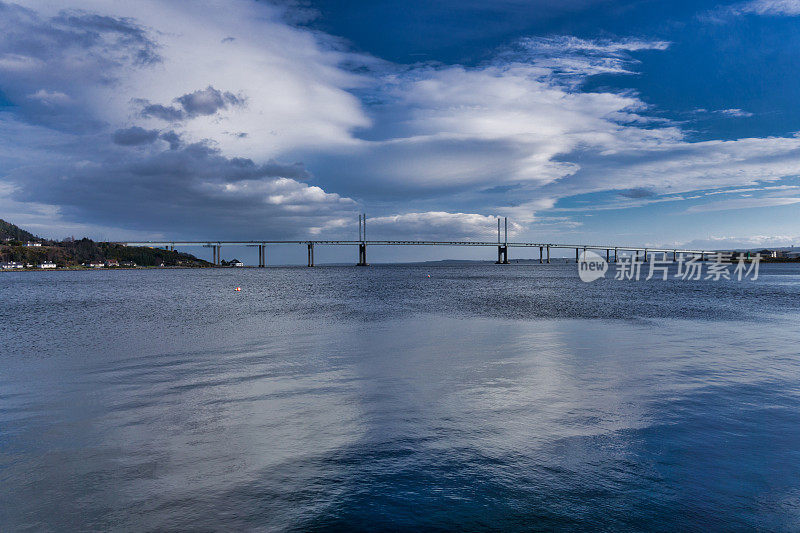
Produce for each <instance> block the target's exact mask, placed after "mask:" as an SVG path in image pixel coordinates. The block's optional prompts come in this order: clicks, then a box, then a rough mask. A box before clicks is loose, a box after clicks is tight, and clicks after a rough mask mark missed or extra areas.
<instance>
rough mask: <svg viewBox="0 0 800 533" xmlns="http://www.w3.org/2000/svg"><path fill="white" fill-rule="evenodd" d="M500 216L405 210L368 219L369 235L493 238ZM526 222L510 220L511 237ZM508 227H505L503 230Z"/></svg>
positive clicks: (461, 238)
mask: <svg viewBox="0 0 800 533" xmlns="http://www.w3.org/2000/svg"><path fill="white" fill-rule="evenodd" d="M497 220H498V217H497V216H489V215H479V214H475V213H448V212H445V211H428V212H423V213H404V214H399V215H391V216H381V217H375V218H368V219H367V231H368V237H369V238H370V239H381V238H403V239H416V238H419V239H444V240H454V239H455V240H477V241H494V240H495V239H497ZM522 229H523V226H521V225H520V224H518V223H516V222H513V221H509V227H508V234H509V237H511V236H514V235H517V234H518V233H519V232H520V231H521V230H522ZM503 231H505V230H503Z"/></svg>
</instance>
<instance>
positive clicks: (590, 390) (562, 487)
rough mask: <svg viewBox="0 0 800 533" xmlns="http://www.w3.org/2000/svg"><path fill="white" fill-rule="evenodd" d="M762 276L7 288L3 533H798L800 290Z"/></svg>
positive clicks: (223, 278)
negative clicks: (388, 532)
mask: <svg viewBox="0 0 800 533" xmlns="http://www.w3.org/2000/svg"><path fill="white" fill-rule="evenodd" d="M428 274H430V275H431V277H430V278H427V275H428ZM761 274H762V276H761V278H760V279H759V280H758V281H755V282H748V283H745V282H718V283H713V282H710V281H709V282H681V281H673V282H661V281H651V282H639V283H635V282H615V281H613V280H602V281H598V282H595V283H593V284H591V285H588V284H583V283H581V282H580V281H579V280H578V278H577V273H576V270H575V265H574V264H573V265H569V266H566V265H545V266H539V265H510V266H506V267H499V266H495V265H477V266H475V265H470V266H453V267H443V266H437V267H422V266H398V267H392V266H374V267H370V268H368V269H357V268H354V267H341V268H340V267H323V268H317V269H306V268H270V269H266V270H257V269H246V270H221V269H220V270H162V271H116V272H36V273H24V272H20V273H4V274H2V275H0V530H2V531H16V530H26V529H29V530H108V529H115V530H186V529H203V530H296V531H301V530H302V531H306V530H341V529H356V530H375V529H380V530H385V529H396V530H418V529H423V528H424V529H441V530H452V529H462V530H464V529H466V530H488V529H512V530H574V529H585V530H598V529H600V530H660V531H675V530H684V531H708V530H739V531H746V530H753V529H760V530H774V531H798V530H800V331H798V325H799V324H800V268H798V267H797V266H782V265H767V266H764V267H762V271H761ZM236 286H241V287H242V292H240V293H237V292H234V291H233V288H234V287H236Z"/></svg>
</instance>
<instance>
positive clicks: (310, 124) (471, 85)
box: [0, 0, 800, 261]
mask: <svg viewBox="0 0 800 533" xmlns="http://www.w3.org/2000/svg"><path fill="white" fill-rule="evenodd" d="M799 78H800V0H743V1H735V2H730V1H729V2H719V1H713V2H712V1H704V0H694V1H671V2H663V1H656V0H634V1H626V2H622V1H613V0H562V1H560V2H551V1H548V0H497V1H494V2H484V1H477V0H457V1H455V0H454V1H450V0H442V1H438V2H427V1H419V0H404V1H399V0H398V1H389V0H371V1H368V2H367V1H353V0H335V1H334V0H310V1H292V0H284V1H276V2H269V1H255V0H226V1H221V0H197V1H191V2H182V1H181V2H179V1H175V0H170V1H167V0H137V1H136V2H107V1H105V0H81V1H70V0H58V1H53V0H26V1H20V2H5V1H3V0H0V218H3V219H5V220H8V221H10V222H13V223H15V224H17V225H20V226H22V227H25V228H26V229H29V230H31V231H33V232H34V233H37V234H40V235H42V236H46V237H50V238H63V237H66V236H76V237H80V236H84V235H87V236H90V237H92V238H95V239H101V240H133V239H214V240H216V239H225V240H229V239H230V240H232V239H242V240H250V239H328V238H330V239H338V238H351V239H352V238H356V237H357V235H358V226H357V220H358V218H357V217H358V213H361V212H366V213H367V216H368V227H369V237H370V238H374V239H381V238H387V239H389V238H406V239H428V238H429V239H448V240H463V239H469V240H476V239H477V240H489V239H492V238H493V236H494V235H495V231H496V218H497V217H508V218H509V224H510V239H513V240H520V241H522V240H525V241H535V242H561V243H611V244H618V245H648V246H692V247H707V248H725V247H760V246H789V245H794V244H796V243H798V244H800V223H799V222H798V215H800V179H798V176H800V133H798V132H800V106H798V105H797V102H798V101H800V83H798V79H799ZM484 252H485V251H482V250H480V249H479V250H474V249H463V250H462V249H451V250H447V251H443V250H441V249H426V250H415V251H413V252H409V251H407V250H403V251H400V252H399V251H392V250H389V249H384V250H382V251H380V252H376V253H377V254H378V259H384V260H396V259H400V258H403V259H432V258H442V257H463V258H477V257H478V256H480V255H481V254H484ZM354 253H355V252H352V253H351V254H350V255H353V254H354ZM230 254H234V255H235V254H238V255H244V256H247V258H249V255H253V256H254V257H255V252H254V251H251V250H241V251H226V253H225V255H230ZM248 254H249V255H248ZM275 254H276V255H275V256H274V257H275V258H276V260H282V261H292V260H298V261H299V260H301V259H302V258H303V257H304V254H305V250H301V249H298V250H293V251H276V252H275ZM324 254H325V255H322V254H320V253H319V252H317V257H318V261H319V260H322V261H324V260H325V259H330V260H343V259H344V258H345V257H349V256H347V255H346V254H347V252H344V251H341V250H336V251H330V252H325V253H324ZM295 256H296V257H295ZM271 257H273V256H271Z"/></svg>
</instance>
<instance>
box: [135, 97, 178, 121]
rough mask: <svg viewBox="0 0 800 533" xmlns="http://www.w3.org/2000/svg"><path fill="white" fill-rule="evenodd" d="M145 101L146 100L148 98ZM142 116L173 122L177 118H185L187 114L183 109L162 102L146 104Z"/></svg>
mask: <svg viewBox="0 0 800 533" xmlns="http://www.w3.org/2000/svg"><path fill="white" fill-rule="evenodd" d="M140 101H141V100H140ZM144 101H145V102H146V100H144ZM142 116H143V117H153V118H160V119H161V120H166V121H167V122H172V121H177V120H183V119H184V118H185V116H186V115H185V114H184V112H183V111H182V110H180V109H177V108H175V107H172V106H164V105H161V104H146V105H145V106H144V107H143V108H142Z"/></svg>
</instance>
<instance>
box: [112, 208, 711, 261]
mask: <svg viewBox="0 0 800 533" xmlns="http://www.w3.org/2000/svg"><path fill="white" fill-rule="evenodd" d="M358 237H359V238H358V240H317V239H305V240H254V241H224V240H211V241H185V240H159V241H127V242H120V243H119V244H123V245H125V246H149V247H159V248H160V247H163V248H166V249H168V250H175V247H177V246H195V247H196V246H202V247H205V248H211V251H212V261H211V262H212V263H213V264H214V265H220V264H221V262H222V259H221V253H222V247H223V246H249V247H254V248H255V247H257V248H258V266H259V267H261V268H263V267H265V266H266V263H267V254H266V250H267V246H271V245H305V246H307V249H308V266H309V267H313V266H314V247H315V246H356V247H358V262H357V263H356V265H357V266H368V265H369V263H367V247H369V246H481V247H489V248H493V247H497V261H496V263H497V264H499V265H507V264H509V263H510V261H509V259H510V254H509V251H510V249H511V248H539V263H550V250H553V249H575V261H576V262H577V261H578V259H579V257H580V252H581V251H587V250H592V251H601V252H602V251H603V250H605V255H606V261H608V262H617V260H618V254H619V253H620V252H628V253H631V254H635V257H636V259H637V260H643V261H645V262H646V261H647V260H648V257H650V258H652V255H648V254H653V253H663V254H672V259H673V260H676V259H677V257H678V254H683V255H690V256H696V257H699V258H700V260H701V261H705V260H706V256H708V255H712V254H716V253H718V252H717V251H714V250H690V249H681V248H653V247H644V246H620V245H612V244H559V243H551V242H510V241H509V240H508V218H507V217H506V219H505V232H504V238H503V239H501V232H500V219H498V220H497V241H496V242H495V241H426V240H419V241H414V240H367V230H366V215H359V218H358ZM612 251H613V254H614V255H613V258H612V257H611V253H612ZM640 254H641V257H640Z"/></svg>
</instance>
